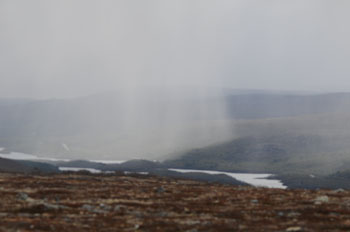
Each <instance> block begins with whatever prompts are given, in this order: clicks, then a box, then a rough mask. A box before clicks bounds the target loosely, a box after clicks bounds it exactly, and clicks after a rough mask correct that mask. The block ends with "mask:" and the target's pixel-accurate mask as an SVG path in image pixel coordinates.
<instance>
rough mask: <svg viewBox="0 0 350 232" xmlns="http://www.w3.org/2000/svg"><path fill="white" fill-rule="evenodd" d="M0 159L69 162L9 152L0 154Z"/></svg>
mask: <svg viewBox="0 0 350 232" xmlns="http://www.w3.org/2000/svg"><path fill="white" fill-rule="evenodd" d="M0 158H4V159H12V160H31V161H70V160H69V159H56V158H48V157H38V156H36V155H30V154H25V153H21V152H11V153H9V154H0Z"/></svg>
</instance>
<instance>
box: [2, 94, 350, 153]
mask: <svg viewBox="0 0 350 232" xmlns="http://www.w3.org/2000/svg"><path fill="white" fill-rule="evenodd" d="M162 94H165V95H164V96H167V95H166V93H162ZM184 94H185V95H186V94H189V93H184ZM226 94H227V95H226V99H222V98H218V97H217V96H215V95H210V97H209V98H206V99H200V100H199V99H191V98H187V95H186V96H185V97H183V98H181V99H180V100H179V99H177V100H174V99H173V98H171V97H161V98H160V97H159V96H157V93H152V94H148V95H145V96H144V101H145V102H147V104H146V105H140V106H139V107H141V110H140V112H142V111H144V112H147V113H145V114H141V115H140V116H142V117H149V118H151V119H150V120H145V121H146V122H149V123H147V124H140V125H139V126H138V124H137V122H135V123H136V124H135V125H136V126H134V125H133V126H134V128H132V129H130V128H128V127H127V126H126V124H125V120H129V119H126V118H125V117H123V116H122V112H123V110H124V109H125V106H123V104H122V102H123V101H124V100H125V99H122V97H121V95H119V94H118V93H106V94H100V95H93V96H89V97H83V98H76V99H65V100H57V99H52V100H40V101H39V100H37V101H34V100H14V101H13V102H12V103H9V102H11V101H9V100H3V101H1V100H0V147H5V148H7V150H8V151H18V152H27V153H34V154H38V155H40V154H44V155H47V154H50V155H54V156H60V157H70V158H71V157H72V156H76V157H74V158H92V157H94V156H96V155H97V154H98V155H103V158H106V157H114V156H116V155H117V157H119V156H122V155H125V157H129V158H138V157H144V156H145V155H147V156H148V158H149V157H150V156H152V154H153V153H154V154H153V157H154V158H156V157H157V156H159V154H163V153H164V151H165V150H166V149H163V148H161V144H159V140H160V139H161V138H162V137H163V136H161V134H162V130H165V129H167V128H170V129H169V130H171V131H173V130H175V131H176V130H179V128H181V127H185V128H186V127H189V128H190V127H193V128H195V129H193V130H192V129H190V130H189V131H190V132H191V133H193V131H196V128H197V127H200V126H203V125H209V124H210V123H211V122H213V121H215V123H221V122H223V121H230V120H237V119H240V120H243V121H244V120H249V121H247V123H244V122H243V121H240V122H239V123H235V124H236V126H235V128H234V133H235V135H236V137H246V136H249V134H251V132H252V131H263V129H264V128H265V130H267V131H269V130H271V128H270V127H268V125H269V120H268V119H271V118H275V120H276V121H274V124H278V120H279V118H281V119H282V120H281V122H280V123H279V125H280V126H275V127H273V128H272V129H273V130H280V131H281V130H294V131H295V129H294V127H293V126H290V125H297V128H301V129H302V130H303V128H302V127H303V126H301V127H299V126H298V125H302V124H303V123H299V121H298V120H299V119H297V118H295V117H296V116H298V117H304V116H305V115H308V117H309V122H311V123H314V122H313V120H314V119H316V118H319V117H323V116H322V115H341V114H347V113H348V112H350V93H334V94H319V95H306V94H304V95H293V94H291V93H285V94H284V93H269V92H261V91H260V92H259V91H249V92H248V93H247V92H244V91H243V92H230V91H228V92H227V93H226ZM138 96H139V97H142V95H138ZM173 101H179V102H177V104H180V103H181V102H186V107H185V108H183V109H182V108H181V109H182V110H185V111H186V114H188V115H187V116H186V117H187V118H186V120H187V121H184V120H183V119H181V115H180V116H179V117H176V116H174V117H172V114H171V113H169V112H172V113H174V114H176V111H169V105H171V104H170V103H173ZM1 102H3V103H1ZM218 102H221V103H218ZM223 102H224V104H226V106H227V115H226V116H225V117H224V118H223V115H218V117H217V118H215V117H214V116H215V114H208V115H209V116H208V118H205V117H206V116H205V115H206V114H205V113H203V106H205V107H207V110H209V111H213V112H215V111H216V110H217V109H216V108H215V106H216V105H217V104H222V103H223ZM129 110H130V109H129ZM204 112H205V111H204ZM167 117H169V118H172V120H168V121H167V120H164V118H167ZM286 117H294V118H295V119H292V120H283V118H286ZM330 117H333V116H330ZM336 117H338V116H336ZM177 118H180V119H181V120H178V121H176V119H177ZM326 118H327V117H326ZM265 119H266V120H265ZM321 119H322V118H321ZM130 120H132V119H130ZM130 120H129V121H130ZM251 120H254V121H251ZM342 120H347V119H346V117H345V118H339V120H338V122H337V123H338V125H337V126H338V127H339V125H341V124H346V121H342ZM304 121H305V120H304ZM331 121H332V120H331ZM333 122H334V120H333ZM183 123H187V125H186V126H183V125H182V124H183ZM325 123H328V122H327V120H325ZM169 124H171V125H169ZM129 125H131V123H130V122H129ZM340 127H342V126H340ZM135 128H137V129H135ZM164 128H165V129H164ZM256 128H260V129H258V130H257V129H256ZM330 128H331V127H330ZM320 129H321V130H322V127H320ZM165 131H166V130H165ZM215 131H218V130H210V129H209V130H208V133H214V132H215ZM247 131H248V132H249V133H247ZM185 132H186V131H185ZM141 133H145V134H147V135H148V136H147V139H145V138H143V137H142V136H138V134H141ZM176 133H178V132H176ZM181 133H183V132H181ZM297 133H299V132H297ZM318 133H322V131H318V132H315V133H313V134H315V135H317V134H318ZM327 133H328V132H327ZM200 134H201V135H203V134H205V133H200ZM265 134H266V133H265ZM267 134H268V133H267ZM306 134H308V132H306ZM131 136H133V137H134V138H135V139H137V142H138V143H139V144H138V145H137V146H133V144H130V139H129V138H130V137H131ZM157 136H158V137H157ZM190 137H191V138H197V137H199V136H198V133H197V134H193V135H192V136H190ZM215 137H217V136H215ZM176 139H181V137H180V138H176ZM219 140H220V139H218V141H219ZM169 141H171V140H170V139H169ZM203 141H205V140H203ZM133 142H134V141H132V142H131V143H133ZM171 143H173V142H171ZM171 143H170V142H169V143H168V144H165V145H164V146H169V147H170V148H172V147H171V146H170V145H171ZM184 143H188V144H187V147H184V150H186V149H188V148H190V147H191V146H192V145H193V146H192V148H193V147H199V146H200V145H201V144H205V142H199V143H198V145H197V144H195V143H194V142H193V144H192V141H186V140H185V141H184ZM149 144H152V149H153V150H151V151H149V147H148V146H149ZM154 144H155V145H157V146H154ZM130 147H132V148H134V150H132V151H129V153H127V150H128V148H130ZM146 150H147V151H146ZM168 150H169V149H168ZM120 151H123V153H122V154H120ZM145 151H146V152H145ZM174 152H177V153H179V152H181V150H176V151H174ZM116 153H118V154H116ZM124 153H125V154H124ZM145 153H148V154H145ZM155 154H157V155H155ZM135 156H136V157H135Z"/></svg>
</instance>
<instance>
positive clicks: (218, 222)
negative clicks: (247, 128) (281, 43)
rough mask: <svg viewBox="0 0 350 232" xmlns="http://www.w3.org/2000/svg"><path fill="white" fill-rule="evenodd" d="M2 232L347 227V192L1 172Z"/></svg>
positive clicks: (349, 201)
mask: <svg viewBox="0 0 350 232" xmlns="http://www.w3.org/2000/svg"><path fill="white" fill-rule="evenodd" d="M0 199H1V200H0V231H1V232H2V231H22V232H25V231H75V232H78V231H348V230H350V192H349V191H344V190H335V191H330V190H318V191H307V190H281V189H266V188H254V187H238V186H230V185H218V184H207V183H204V182H196V181H190V180H180V179H167V178H158V177H149V176H142V175H129V176H125V175H88V174H83V173H79V174H73V173H70V174H57V175H46V176H42V175H17V174H0Z"/></svg>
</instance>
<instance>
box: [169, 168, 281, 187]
mask: <svg viewBox="0 0 350 232" xmlns="http://www.w3.org/2000/svg"><path fill="white" fill-rule="evenodd" d="M169 170H170V171H175V172H181V173H190V172H196V173H206V174H211V175H218V174H224V175H227V176H229V177H232V178H234V179H236V180H239V181H242V182H245V183H247V184H250V185H253V186H257V187H267V188H280V189H286V188H287V186H285V185H283V184H282V182H281V181H280V180H273V179H266V178H269V177H271V176H273V175H272V174H253V173H232V172H220V171H209V170H194V169H173V168H170V169H169Z"/></svg>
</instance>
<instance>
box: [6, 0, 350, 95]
mask: <svg viewBox="0 0 350 232" xmlns="http://www.w3.org/2000/svg"><path fill="white" fill-rule="evenodd" d="M349 12H350V1H348V0H327V1H323V0H286V1H281V0H264V1H262V0H215V1H214V0H171V1H170V0H158V1H156V0H147V1H145V0H125V1H117V0H59V1H56V0H52V1H51V0H31V1H28V0H0V97H36V98H47V97H50V98H51V97H73V96H81V95H87V94H91V93H96V92H101V91H106V90H113V89H117V88H122V87H125V86H133V85H157V86H183V85H190V86H197V85H198V86H214V87H220V86H224V87H230V88H249V89H280V90H311V91H350V75H349V74H350V64H349V63H350V46H349V45H350V27H349V22H350V21H349V20H350V14H349Z"/></svg>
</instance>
